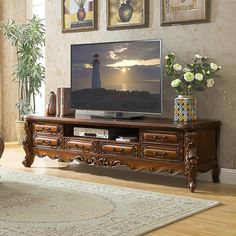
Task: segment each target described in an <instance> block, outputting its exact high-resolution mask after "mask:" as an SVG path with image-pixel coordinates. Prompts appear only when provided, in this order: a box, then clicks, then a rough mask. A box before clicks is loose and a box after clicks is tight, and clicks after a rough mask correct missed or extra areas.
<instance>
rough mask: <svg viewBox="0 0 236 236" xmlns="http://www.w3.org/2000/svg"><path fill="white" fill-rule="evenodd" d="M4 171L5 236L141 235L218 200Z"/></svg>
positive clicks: (0, 186) (1, 214)
mask: <svg viewBox="0 0 236 236" xmlns="http://www.w3.org/2000/svg"><path fill="white" fill-rule="evenodd" d="M0 175H1V179H0V235H4V236H11V235H12V236H13V235H14V236H16V235H24V236H30V235H34V236H35V235H37V236H43V235H47V236H54V235H64V236H72V235H73V236H77V235H86V236H90V235H91V236H106V235H107V236H108V235H109V236H122V235H123V236H124V235H126V236H128V235H129V236H131V235H132V236H133V235H143V234H145V233H147V232H150V231H152V230H155V229H157V228H159V227H162V226H165V225H167V224H170V223H172V222H175V221H177V220H180V219H183V218H185V217H188V216H191V215H193V214H196V213H198V212H201V211H204V210H206V209H209V208H211V207H214V206H216V205H218V204H219V202H216V201H208V200H202V199H197V198H190V197H182V196H175V195H170V194H163V193H156V192H147V191H142V190H134V189H129V188H121V187H115V186H110V185H102V184H95V183H89V182H82V181H78V180H71V179H65V178H59V177H52V176H43V175H36V174H31V173H23V172H16V171H11V170H3V169H0ZM186 191H188V190H187V189H186Z"/></svg>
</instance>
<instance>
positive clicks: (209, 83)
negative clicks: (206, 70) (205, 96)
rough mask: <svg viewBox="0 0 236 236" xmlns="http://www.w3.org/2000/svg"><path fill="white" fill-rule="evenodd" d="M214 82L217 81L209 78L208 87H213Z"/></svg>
mask: <svg viewBox="0 0 236 236" xmlns="http://www.w3.org/2000/svg"><path fill="white" fill-rule="evenodd" d="M214 83H215V81H214V80H213V79H208V80H207V87H208V88H211V87H213V85H214Z"/></svg>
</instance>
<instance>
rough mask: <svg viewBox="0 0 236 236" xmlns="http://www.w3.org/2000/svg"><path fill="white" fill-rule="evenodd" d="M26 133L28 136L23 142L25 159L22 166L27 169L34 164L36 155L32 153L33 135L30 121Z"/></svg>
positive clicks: (27, 123)
mask: <svg viewBox="0 0 236 236" xmlns="http://www.w3.org/2000/svg"><path fill="white" fill-rule="evenodd" d="M25 133H26V136H25V138H24V140H23V148H24V150H25V159H24V160H23V161H22V164H23V165H24V166H25V167H30V166H31V165H32V164H33V162H34V154H33V151H32V146H33V145H32V133H31V123H29V122H28V121H26V122H25Z"/></svg>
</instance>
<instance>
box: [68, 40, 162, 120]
mask: <svg viewBox="0 0 236 236" xmlns="http://www.w3.org/2000/svg"><path fill="white" fill-rule="evenodd" d="M151 41H156V42H160V75H161V79H160V93H161V94H160V98H161V101H160V105H161V107H160V108H161V111H160V112H134V111H122V110H121V111H118V110H104V109H101V110H98V109H96V110H95V109H81V108H78V107H72V99H71V108H72V109H74V110H78V111H91V112H104V113H105V112H106V113H114V114H116V113H122V114H123V113H124V114H134V115H139V114H140V115H141V116H143V115H162V114H163V55H162V51H163V48H162V39H144V40H128V41H108V42H96V43H81V44H71V45H70V88H71V94H72V47H74V46H78V45H95V44H96V45H99V44H111V43H132V42H151Z"/></svg>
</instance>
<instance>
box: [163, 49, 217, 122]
mask: <svg viewBox="0 0 236 236" xmlns="http://www.w3.org/2000/svg"><path fill="white" fill-rule="evenodd" d="M165 61H166V75H167V77H168V78H169V79H170V80H171V87H173V88H174V89H175V91H176V92H177V93H178V97H177V98H175V105H174V121H176V122H179V121H184V122H188V121H195V120H196V98H195V97H193V96H192V94H193V93H194V92H195V91H203V90H204V89H205V88H211V87H213V85H214V83H215V78H216V77H217V75H216V74H217V72H218V71H219V70H220V69H221V66H218V65H217V64H215V63H213V62H211V61H210V60H209V58H208V57H205V56H201V55H199V54H195V58H194V59H193V61H192V62H190V63H187V64H186V66H184V67H183V66H182V65H181V64H179V63H177V62H176V54H175V53H174V52H172V53H169V54H168V55H167V56H166V57H165Z"/></svg>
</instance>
